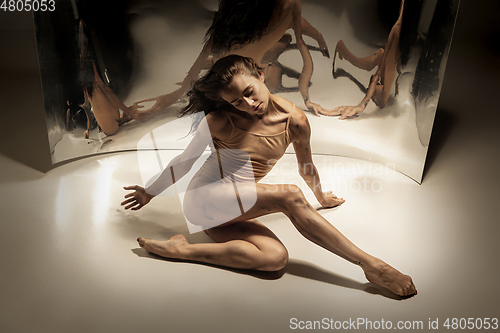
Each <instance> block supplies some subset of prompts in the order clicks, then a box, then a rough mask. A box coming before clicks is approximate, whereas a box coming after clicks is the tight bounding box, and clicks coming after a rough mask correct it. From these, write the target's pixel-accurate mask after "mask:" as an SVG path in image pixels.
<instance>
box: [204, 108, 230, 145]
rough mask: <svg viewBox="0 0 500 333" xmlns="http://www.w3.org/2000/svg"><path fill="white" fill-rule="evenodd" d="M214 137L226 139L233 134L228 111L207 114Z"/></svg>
mask: <svg viewBox="0 0 500 333" xmlns="http://www.w3.org/2000/svg"><path fill="white" fill-rule="evenodd" d="M206 120H207V124H208V128H209V129H210V134H211V136H212V138H217V139H221V140H222V139H224V138H227V137H228V136H229V134H231V129H232V127H231V124H230V122H229V119H228V117H227V115H226V112H224V111H221V112H211V113H209V114H208V115H207V116H206Z"/></svg>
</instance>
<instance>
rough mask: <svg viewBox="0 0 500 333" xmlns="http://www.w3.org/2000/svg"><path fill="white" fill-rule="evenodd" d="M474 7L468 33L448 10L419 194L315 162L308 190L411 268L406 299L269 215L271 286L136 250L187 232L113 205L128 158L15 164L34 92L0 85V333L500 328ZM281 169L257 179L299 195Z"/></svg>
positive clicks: (166, 216) (358, 236)
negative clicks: (336, 200)
mask: <svg viewBox="0 0 500 333" xmlns="http://www.w3.org/2000/svg"><path fill="white" fill-rule="evenodd" d="M490 7H494V5H490ZM490 10H491V8H490ZM491 12H493V10H491ZM479 13H481V15H482V16H481V17H482V20H481V22H482V23H477V24H475V25H472V27H470V26H467V27H466V26H465V25H464V24H465V21H466V20H467V18H471V17H472V18H477V17H478V16H474V15H477V14H478V9H476V8H475V7H474V6H473V5H471V3H470V2H469V3H465V2H464V3H463V4H462V9H461V13H460V15H459V22H458V25H457V31H456V36H455V42H454V45H453V47H452V50H451V55H450V60H449V63H448V69H447V73H446V79H445V83H444V86H443V91H442V98H441V101H440V107H439V109H438V115H437V120H436V123H435V128H434V133H433V137H432V138H431V144H430V148H429V156H428V161H427V172H426V174H425V176H424V180H423V183H422V185H418V184H416V183H415V182H413V181H411V180H409V179H408V178H406V177H405V176H402V175H401V174H398V173H393V172H392V171H391V170H386V169H381V168H380V167H378V166H377V165H372V164H368V163H366V162H362V161H356V160H350V159H345V158H340V157H323V156H315V161H316V162H317V163H318V165H319V166H320V168H321V169H320V173H322V175H323V177H322V179H323V182H324V183H327V184H336V185H332V186H338V188H336V191H337V193H338V194H340V195H342V196H344V197H345V198H346V199H347V202H346V203H345V204H344V205H343V206H342V207H340V208H338V209H329V210H320V211H319V212H320V213H321V214H322V215H324V216H325V217H326V218H327V219H328V220H329V221H331V222H332V223H333V224H334V225H335V226H336V227H338V228H339V229H340V230H341V231H342V232H344V233H345V234H346V235H347V236H348V237H349V238H350V239H351V240H353V241H354V242H355V243H356V244H358V245H359V246H360V247H362V248H363V249H365V250H366V251H368V252H370V253H372V254H374V255H376V256H379V257H380V258H382V259H384V260H386V261H387V262H388V263H390V264H392V265H394V266H395V267H397V268H398V269H400V270H401V271H403V272H405V273H407V274H410V275H411V276H412V277H413V279H414V281H415V284H416V286H417V288H418V296H416V297H413V298H411V299H408V300H396V299H394V297H392V296H391V294H390V293H387V292H385V291H382V290H381V289H379V288H378V287H374V286H372V285H370V284H367V283H366V281H365V279H364V277H363V274H362V272H361V270H359V268H357V267H355V266H354V265H351V264H349V263H347V262H345V261H344V260H342V259H340V258H337V257H335V256H334V255H331V254H329V253H328V252H326V251H325V250H323V249H321V248H319V247H317V246H315V245H314V244H311V243H309V242H308V241H306V240H305V239H303V238H302V237H301V236H300V235H299V234H298V233H297V232H296V231H295V230H294V228H293V226H292V225H291V223H290V222H289V221H288V220H287V219H286V218H285V217H284V216H280V215H272V216H267V217H264V218H261V221H262V222H264V223H265V224H266V225H267V226H269V227H270V228H271V229H272V230H273V231H274V232H275V233H276V234H277V235H278V236H279V237H280V238H281V239H282V241H283V242H284V243H285V245H286V246H287V248H288V250H289V252H290V257H291V260H290V263H289V264H288V265H287V267H286V268H285V269H284V272H283V275H281V276H276V275H273V274H252V273H249V272H242V271H234V270H227V269H222V268H218V267H213V266H208V265H200V264H194V263H183V262H175V261H169V260H163V259H159V258H158V257H153V256H150V255H148V254H147V253H146V252H145V251H143V250H142V249H140V248H139V247H138V246H137V244H136V242H135V239H136V238H137V236H140V235H142V236H147V237H155V238H160V239H166V238H168V237H169V236H171V235H173V234H176V233H179V232H183V233H187V228H186V225H185V223H184V221H183V217H182V214H181V211H180V206H179V202H178V200H177V199H176V198H175V197H161V198H158V199H156V200H155V201H153V202H152V203H151V204H150V205H149V206H147V207H145V208H144V209H143V210H141V211H138V212H128V211H127V212H126V211H123V210H122V209H121V207H120V206H119V203H120V201H121V200H122V197H123V194H124V191H123V190H122V189H121V186H123V185H128V184H131V183H139V182H140V181H141V179H140V174H139V172H138V170H137V158H136V156H135V153H121V154H109V155H101V156H96V157H91V158H86V159H82V160H78V161H74V162H71V163H68V164H64V165H61V166H59V167H57V168H55V169H53V170H51V171H49V172H46V173H43V172H40V171H37V170H36V169H35V168H32V167H30V166H29V165H36V163H35V162H36V161H37V160H38V161H39V160H42V159H43V156H45V155H46V154H45V153H46V151H44V149H46V150H47V151H48V148H46V143H45V142H41V143H39V141H40V138H43V135H42V136H41V134H40V133H38V132H28V133H27V132H26V131H24V132H23V130H24V129H25V128H24V127H23V126H25V127H26V128H28V129H32V128H35V127H36V126H35V125H33V119H37V118H36V117H37V116H36V114H38V113H35V112H34V111H33V112H32V114H33V116H32V117H24V116H20V115H26V114H29V113H30V112H31V109H30V107H31V106H32V105H33V101H32V100H33V99H31V100H30V99H26V98H18V97H16V96H22V95H21V94H22V92H26V91H30V92H31V91H34V92H33V94H34V96H35V97H34V99H36V98H40V96H39V94H40V93H39V87H38V88H37V86H36V83H35V84H34V85H33V77H32V76H30V74H26V73H20V74H19V75H17V76H8V79H9V85H4V87H3V89H2V105H3V106H4V108H3V110H11V109H14V110H19V111H20V112H17V113H15V114H11V115H10V116H11V117H12V118H10V120H9V121H10V123H8V124H7V122H6V121H4V122H3V124H2V128H1V131H0V132H1V135H2V140H1V142H0V148H1V155H0V170H1V172H0V193H1V200H0V211H1V212H2V218H1V223H0V235H1V242H0V251H1V253H3V255H2V257H1V259H0V267H1V273H0V288H1V289H0V295H1V298H0V331H1V332H50V333H52V332H123V333H125V332H137V331H146V330H149V329H155V330H160V331H162V332H288V331H293V330H292V328H293V327H294V325H291V322H290V320H291V318H297V320H302V321H308V320H309V321H313V320H318V321H321V320H323V318H328V320H330V318H331V319H333V320H334V321H349V320H354V321H357V320H358V318H360V320H361V319H363V318H366V319H367V320H371V321H372V322H373V324H374V325H375V326H376V325H377V323H378V324H380V323H381V321H382V319H383V320H384V321H385V322H386V321H388V320H390V321H391V322H392V325H393V327H395V326H396V325H397V323H398V321H410V322H411V323H406V325H408V326H407V327H410V325H413V321H416V322H418V321H422V323H423V325H424V328H423V329H418V330H417V329H416V328H415V329H413V330H414V331H419V332H426V331H431V330H430V329H429V326H428V325H429V320H431V321H435V320H436V319H439V325H440V327H439V330H433V331H440V332H441V331H446V329H445V328H444V327H443V323H444V322H445V320H446V319H447V318H499V317H500V315H499V313H500V311H499V310H500V302H499V297H500V288H499V287H498V284H497V283H498V282H497V280H498V277H499V274H500V265H499V260H498V253H499V251H500V245H499V243H498V236H499V231H500V226H499V223H498V222H499V221H500V213H499V210H498V188H499V186H500V182H499V180H498V165H499V164H500V155H499V153H498V147H499V144H500V132H499V131H498V128H497V127H498V124H499V122H498V120H499V119H500V117H499V115H498V102H497V100H496V99H497V90H498V89H497V87H498V81H497V78H498V74H499V73H500V66H499V63H498V59H499V53H498V51H496V52H497V53H495V51H493V50H488V49H487V48H486V46H485V45H483V44H482V41H483V40H482V39H480V38H476V37H475V36H477V35H480V36H483V35H484V34H485V30H484V29H485V26H486V27H487V25H484V24H485V23H484V22H485V21H486V22H487V18H488V17H491V15H490V16H486V19H485V18H484V15H485V13H486V12H485V10H483V11H479ZM481 24H483V25H481ZM490 27H491V26H490ZM481 29H483V30H481ZM474 34H476V35H474ZM3 73H4V72H2V75H4V74H3ZM5 73H7V72H5ZM464 78H466V79H464ZM23 80H24V81H23ZM30 80H31V81H30ZM2 81H4V80H2ZM30 82H31V83H30ZM35 82H36V81H35ZM37 89H38V90H37ZM16 94H17V95H16ZM30 103H31V104H30ZM39 103H40V102H39ZM5 112H6V111H3V112H2V114H4V115H6V113H5ZM4 119H7V118H4ZM42 119H43V117H42ZM13 125H16V126H17V127H16V126H13ZM13 127H14V129H17V130H13ZM19 133H24V134H22V135H20V134H19ZM41 133H42V134H43V131H41ZM45 140H46V139H45ZM12 147H14V148H16V147H17V149H12ZM22 150H26V151H28V152H29V154H27V153H24V154H22ZM288 162H289V163H288ZM280 163H282V164H281V165H279V166H278V167H280V169H281V173H279V174H273V175H272V177H270V179H268V180H269V181H276V182H277V181H286V182H295V183H297V184H299V185H300V186H304V184H303V183H302V181H301V180H300V179H299V177H297V175H296V173H295V169H294V167H293V166H292V165H293V157H291V156H286V157H285V159H284V160H283V161H281V162H280ZM41 164H43V163H41ZM332 165H333V168H330V169H329V168H328V167H329V166H332ZM343 167H345V168H349V170H344V169H343ZM332 169H333V170H332ZM356 184H358V185H360V186H361V188H360V189H359V190H358V187H357V185H356ZM363 185H367V186H368V187H367V188H364V187H363ZM311 200H312V198H311ZM316 207H317V204H316ZM189 240H190V241H193V242H199V241H207V240H208V238H207V236H205V235H204V234H203V233H200V234H193V235H189ZM297 323H298V321H297ZM359 328H360V329H362V330H364V329H365V326H360V327H359ZM410 331H412V329H410ZM451 331H454V330H452V329H451ZM457 331H458V330H457ZM467 331H468V332H474V331H479V330H474V329H471V330H467Z"/></svg>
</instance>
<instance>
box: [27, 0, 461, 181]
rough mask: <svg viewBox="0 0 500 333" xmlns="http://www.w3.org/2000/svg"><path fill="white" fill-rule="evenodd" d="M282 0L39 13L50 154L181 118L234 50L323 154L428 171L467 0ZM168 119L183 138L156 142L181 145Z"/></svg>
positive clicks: (119, 146) (79, 151) (182, 129)
mask: <svg viewBox="0 0 500 333" xmlns="http://www.w3.org/2000/svg"><path fill="white" fill-rule="evenodd" d="M295 1H299V0H295ZM287 2H289V1H288V0H275V1H273V0H237V1H235V0H220V1H217V0H187V1H178V0H163V1H161V0H109V1H104V2H103V1H97V0H85V1H83V0H71V1H64V2H57V4H56V10H55V11H52V12H41V11H40V12H34V18H35V25H36V37H37V45H38V52H39V60H40V69H41V74H42V86H43V92H44V102H45V109H46V119H47V130H48V135H49V141H50V145H51V153H52V162H53V163H57V162H60V161H64V160H68V159H72V158H75V157H81V156H85V155H90V154H95V153H102V152H111V151H124V150H135V149H138V144H139V142H141V139H142V138H144V137H145V136H148V135H150V133H152V132H153V131H154V130H155V129H157V128H159V127H161V126H162V125H165V124H167V123H170V122H172V121H177V120H178V115H179V111H180V110H181V109H182V107H183V106H184V105H185V104H186V97H185V93H186V91H187V90H189V87H190V84H191V82H192V81H193V80H195V79H196V78H197V77H198V76H199V75H202V74H203V71H204V70H205V69H207V68H209V66H210V65H211V64H212V63H213V62H214V61H216V60H217V59H218V58H220V57H222V56H224V55H226V54H230V53H237V54H241V55H245V56H249V57H252V58H254V60H255V61H257V62H258V63H259V64H260V65H261V66H262V67H263V68H264V72H265V75H266V85H267V86H268V87H269V89H270V90H271V91H272V92H273V93H276V94H278V95H280V96H283V97H285V98H286V99H288V100H290V101H292V102H293V103H295V104H296V105H297V106H299V107H300V108H301V109H302V110H304V112H305V113H306V114H307V117H308V119H309V122H310V124H311V128H312V148H313V152H314V153H315V154H328V155H341V156H348V157H354V158H360V159H365V160H370V161H373V162H378V163H381V164H383V165H386V166H389V167H391V168H393V169H396V170H397V171H399V172H402V173H404V174H406V175H407V176H409V177H411V178H412V179H414V180H416V181H417V182H420V181H421V178H422V171H423V167H424V163H425V157H426V154H427V148H428V145H429V141H430V135H431V130H432V124H433V121H434V115H435V112H436V107H437V102H438V97H439V92H440V88H441V84H442V81H443V76H444V70H445V65H446V60H447V56H448V51H449V47H450V43H451V37H452V33H453V27H454V23H455V18H456V13H457V10H458V3H459V0H440V1H438V0H421V1H417V0H412V1H411V0H404V1H401V0H370V1H366V0H301V13H299V15H298V16H300V17H298V16H297V14H296V13H291V12H290V11H287V8H288V7H287ZM301 40H302V41H304V42H305V46H304V45H303V43H301ZM234 41H236V42H237V43H238V45H240V46H234V45H236V44H234ZM241 45H242V46H241ZM200 111H202V110H200ZM168 128H171V129H175V130H172V131H167V132H165V131H162V133H163V134H164V135H166V136H169V135H170V136H171V137H170V138H168V139H166V140H163V141H164V142H179V144H175V145H174V146H170V147H169V146H168V145H166V146H161V147H150V148H156V149H182V147H183V145H185V144H186V142H187V141H186V140H180V141H179V140H178V139H181V138H183V137H184V136H185V135H186V134H188V132H189V130H190V123H189V122H186V121H181V122H178V125H175V126H169V127H168ZM145 148H146V149H147V148H148V147H145ZM289 149H292V148H289Z"/></svg>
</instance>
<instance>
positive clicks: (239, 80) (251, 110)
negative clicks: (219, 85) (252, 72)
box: [221, 73, 269, 116]
mask: <svg viewBox="0 0 500 333" xmlns="http://www.w3.org/2000/svg"><path fill="white" fill-rule="evenodd" d="M221 97H222V98H223V99H224V100H225V101H226V102H228V103H229V104H231V105H232V106H234V107H235V108H236V109H238V110H240V111H244V112H247V113H248V114H250V115H252V116H253V115H257V116H259V115H263V114H264V113H265V112H266V111H267V107H268V104H269V90H268V89H267V87H266V85H265V84H264V74H262V73H261V75H260V76H259V78H256V77H254V76H248V75H237V76H235V77H234V78H233V81H232V82H231V84H230V85H229V87H228V88H227V89H226V90H224V91H223V92H221Z"/></svg>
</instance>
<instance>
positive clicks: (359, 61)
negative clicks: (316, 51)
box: [333, 40, 384, 71]
mask: <svg viewBox="0 0 500 333" xmlns="http://www.w3.org/2000/svg"><path fill="white" fill-rule="evenodd" d="M337 54H338V56H339V59H340V60H343V59H345V60H347V61H349V62H350V63H351V64H352V65H353V66H355V67H358V68H360V69H364V70H367V71H371V70H372V69H373V68H375V66H377V65H378V64H379V63H380V61H381V59H382V56H383V54H384V49H378V50H377V52H375V54H373V55H370V56H368V57H364V58H358V57H356V56H355V55H354V54H352V53H351V51H349V49H348V48H347V46H346V45H345V44H344V41H342V40H339V41H338V42H337V46H336V47H335V53H334V55H333V71H335V59H336V57H337Z"/></svg>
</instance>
